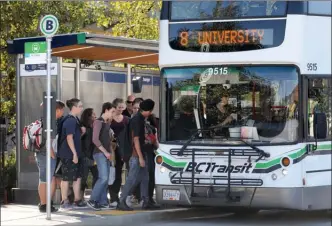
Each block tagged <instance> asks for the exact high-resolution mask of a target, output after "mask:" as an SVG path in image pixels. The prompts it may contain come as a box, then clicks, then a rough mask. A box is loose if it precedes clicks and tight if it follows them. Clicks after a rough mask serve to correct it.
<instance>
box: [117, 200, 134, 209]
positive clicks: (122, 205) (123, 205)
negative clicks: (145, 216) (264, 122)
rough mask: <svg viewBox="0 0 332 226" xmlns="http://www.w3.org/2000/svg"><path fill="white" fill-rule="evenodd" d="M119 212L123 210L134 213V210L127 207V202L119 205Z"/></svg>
mask: <svg viewBox="0 0 332 226" xmlns="http://www.w3.org/2000/svg"><path fill="white" fill-rule="evenodd" d="M116 209H117V210H122V211H133V210H134V209H133V208H131V207H129V206H127V204H126V202H124V201H122V202H120V203H119V205H118V206H117V207H116Z"/></svg>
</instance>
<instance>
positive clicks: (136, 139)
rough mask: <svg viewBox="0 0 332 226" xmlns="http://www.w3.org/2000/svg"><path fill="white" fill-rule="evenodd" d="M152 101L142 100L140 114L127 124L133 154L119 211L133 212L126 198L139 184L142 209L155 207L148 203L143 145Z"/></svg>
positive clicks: (146, 167) (152, 105) (147, 182)
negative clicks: (146, 120)
mask: <svg viewBox="0 0 332 226" xmlns="http://www.w3.org/2000/svg"><path fill="white" fill-rule="evenodd" d="M153 108H154V101H153V100H151V99H147V100H144V101H143V102H142V103H141V104H140V112H138V113H137V114H136V115H135V116H134V117H133V118H132V119H131V120H130V124H129V131H130V134H131V136H132V141H133V152H132V156H131V158H130V160H129V168H130V170H129V174H128V177H127V181H126V184H125V185H124V187H123V190H122V194H121V197H120V203H119V205H118V207H117V208H118V209H119V210H125V211H131V210H133V209H132V208H130V207H129V206H128V205H127V204H126V198H127V196H128V195H130V194H132V192H133V189H135V188H136V186H137V185H138V184H140V186H141V187H140V188H141V198H142V200H143V206H142V208H143V209H152V208H155V207H156V206H155V205H154V204H153V203H151V202H149V172H148V166H147V165H148V164H147V153H146V150H145V149H144V145H145V119H146V118H147V117H149V116H150V115H151V114H152V111H153Z"/></svg>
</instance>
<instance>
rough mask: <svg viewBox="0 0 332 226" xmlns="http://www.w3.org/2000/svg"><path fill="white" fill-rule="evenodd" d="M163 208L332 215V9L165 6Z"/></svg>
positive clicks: (271, 4) (159, 170) (159, 180)
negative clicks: (326, 212)
mask: <svg viewBox="0 0 332 226" xmlns="http://www.w3.org/2000/svg"><path fill="white" fill-rule="evenodd" d="M159 66H160V69H161V86H160V121H161V124H160V132H159V139H160V147H159V149H158V150H157V156H156V158H155V162H156V171H155V178H156V196H157V201H158V202H159V203H161V204H170V205H172V204H176V205H178V204H180V205H187V206H217V207H227V208H235V210H242V208H246V210H248V211H249V210H253V211H254V212H255V211H256V210H260V209H271V208H283V209H298V210H319V209H331V149H332V147H331V138H332V137H331V135H332V131H331V128H332V127H331V124H332V122H331V121H332V116H331V108H332V107H331V101H332V99H331V89H332V82H331V2H330V1H303V2H300V1H289V2H288V1H192V2H190V1H165V2H163V6H162V12H161V19H160V51H159Z"/></svg>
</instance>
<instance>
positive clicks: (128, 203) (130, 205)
mask: <svg viewBox="0 0 332 226" xmlns="http://www.w3.org/2000/svg"><path fill="white" fill-rule="evenodd" d="M126 204H127V206H129V207H132V205H133V203H132V197H131V196H128V197H127V198H126Z"/></svg>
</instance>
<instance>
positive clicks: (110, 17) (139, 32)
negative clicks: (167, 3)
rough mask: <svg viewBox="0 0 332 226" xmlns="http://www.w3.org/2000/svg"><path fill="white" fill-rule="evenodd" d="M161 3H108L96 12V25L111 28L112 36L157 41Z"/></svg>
mask: <svg viewBox="0 0 332 226" xmlns="http://www.w3.org/2000/svg"><path fill="white" fill-rule="evenodd" d="M161 3H162V1H128V2H122V1H121V2H113V1H111V2H109V3H107V4H104V5H103V7H99V8H98V9H97V10H96V16H97V25H98V26H102V27H104V28H112V32H111V33H112V35H113V36H124V37H129V38H137V39H147V40H157V39H158V37H159V26H158V17H159V12H160V9H161Z"/></svg>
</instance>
